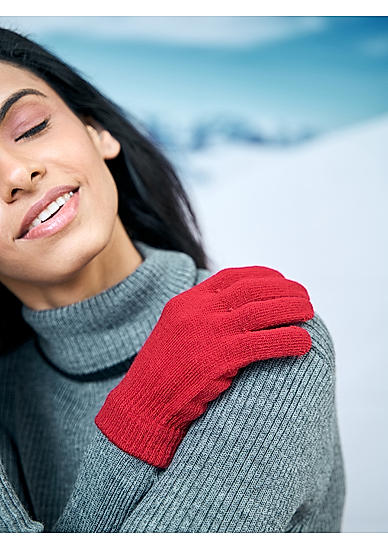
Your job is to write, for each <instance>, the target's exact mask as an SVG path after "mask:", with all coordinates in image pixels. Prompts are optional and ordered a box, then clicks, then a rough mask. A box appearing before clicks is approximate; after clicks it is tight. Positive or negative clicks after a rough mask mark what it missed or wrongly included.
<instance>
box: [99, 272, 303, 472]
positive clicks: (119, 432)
mask: <svg viewBox="0 0 388 550" xmlns="http://www.w3.org/2000/svg"><path fill="white" fill-rule="evenodd" d="M313 316H314V311H313V308H312V305H311V303H310V301H309V295H308V293H307V291H306V289H305V288H304V287H303V286H302V285H301V284H299V283H297V282H294V281H290V280H288V279H286V278H285V277H284V276H283V275H282V274H281V273H279V272H278V271H275V270H273V269H270V268H266V267H259V266H252V267H232V268H227V269H222V270H221V271H219V272H217V273H216V274H214V275H212V276H211V277H209V278H208V279H206V280H204V281H203V282H201V283H199V284H198V285H195V286H194V287H192V288H190V289H189V290H186V291H184V292H182V293H181V294H178V295H176V296H174V297H173V298H172V299H171V300H169V301H168V302H167V303H166V305H165V307H164V309H163V311H162V314H161V316H160V318H159V320H158V322H157V323H156V325H155V327H154V329H153V330H152V332H151V334H150V335H149V337H148V338H147V340H146V341H145V343H144V344H143V346H142V348H141V349H140V351H139V353H138V354H137V356H136V358H135V360H134V362H133V363H132V365H131V367H130V369H129V370H128V372H127V374H126V375H125V377H124V378H123V379H122V380H121V381H120V383H119V384H118V385H117V386H116V387H115V388H114V389H113V390H112V391H111V392H110V393H109V394H108V396H107V398H106V400H105V403H104V404H103V406H102V408H101V409H100V411H99V413H98V414H97V416H96V418H95V423H96V425H97V427H98V428H99V429H100V430H101V431H102V432H103V433H104V434H105V436H106V437H107V438H108V439H109V440H110V441H111V442H112V443H114V444H115V445H116V446H117V447H119V448H120V449H122V450H123V451H125V452H127V453H129V454H131V455H133V456H135V457H137V458H140V459H141V460H143V461H145V462H148V463H149V464H152V465H154V466H158V467H160V468H166V467H167V466H168V465H169V464H170V462H171V460H172V458H173V456H174V453H175V451H176V449H177V447H178V445H179V443H180V442H181V440H182V439H183V437H184V435H185V434H186V432H187V430H188V427H189V425H190V424H191V423H192V422H193V421H194V420H195V419H196V418H198V417H199V416H201V415H202V414H203V413H204V412H205V410H206V408H207V406H208V404H209V402H210V401H213V400H214V399H216V397H217V396H218V395H219V394H221V393H222V392H223V391H224V390H226V389H227V388H228V387H229V386H230V385H231V383H232V380H233V378H234V376H235V375H236V374H237V372H238V370H239V369H241V368H242V367H244V366H247V365H248V364H250V363H252V362H253V361H259V360H263V359H269V358H272V357H286V356H291V355H303V354H305V353H307V352H308V351H309V350H310V348H311V338H310V335H309V334H308V332H307V331H306V330H305V329H303V328H301V327H298V326H279V325H288V324H290V323H301V322H304V321H307V320H308V319H311V318H312V317H313ZM277 326H279V328H270V327H277Z"/></svg>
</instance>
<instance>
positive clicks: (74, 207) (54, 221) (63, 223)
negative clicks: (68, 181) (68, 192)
mask: <svg viewBox="0 0 388 550" xmlns="http://www.w3.org/2000/svg"><path fill="white" fill-rule="evenodd" d="M79 201H80V190H79V189H77V191H75V192H74V194H73V196H72V197H71V198H70V199H69V200H68V201H66V203H65V204H64V205H63V206H62V207H61V208H60V210H58V211H57V212H56V213H55V214H54V216H53V217H52V218H50V219H48V220H46V221H44V222H42V223H41V224H39V225H37V226H36V227H33V228H32V229H30V231H29V232H28V233H26V235H24V237H21V238H20V239H19V240H20V241H31V240H36V239H42V238H44V237H50V236H51V235H55V234H56V233H59V232H62V231H64V230H65V228H67V227H68V226H69V225H70V224H71V222H72V221H73V220H74V219H75V218H76V216H77V214H78V206H79Z"/></svg>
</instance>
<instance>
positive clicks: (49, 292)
mask: <svg viewBox="0 0 388 550" xmlns="http://www.w3.org/2000/svg"><path fill="white" fill-rule="evenodd" d="M141 263H142V257H141V255H140V254H139V252H138V250H137V249H136V248H135V246H134V245H133V243H132V241H131V240H130V238H129V237H128V234H127V232H126V230H125V228H124V226H123V224H122V222H121V220H120V218H119V216H117V218H116V222H115V225H114V229H113V232H112V237H111V239H110V240H109V243H108V244H107V245H106V246H105V248H104V249H103V250H102V251H101V252H100V253H99V254H97V255H96V256H95V257H94V258H93V259H92V260H91V261H89V262H88V263H87V264H86V265H85V266H84V267H83V268H82V269H81V270H79V271H77V272H76V273H74V274H72V276H71V278H68V279H66V281H64V282H61V283H59V284H58V283H57V284H53V285H48V284H45V285H44V286H37V285H31V284H28V283H23V282H20V281H18V283H17V287H16V286H15V287H13V288H12V283H10V284H9V285H7V286H8V287H9V289H10V290H11V292H13V293H14V294H15V295H16V296H17V297H18V298H19V299H20V300H21V302H22V303H23V304H24V305H26V306H28V307H29V308H31V309H33V310H37V311H39V310H46V309H55V308H58V307H63V306H67V305H70V304H74V303H76V302H79V301H81V300H85V299H87V298H90V297H91V296H95V295H96V294H99V293H101V292H103V291H104V290H106V289H108V288H110V287H112V286H114V285H115V284H117V283H118V282H120V281H122V280H123V279H125V278H126V277H127V276H128V275H130V274H131V273H132V272H133V271H134V270H135V269H136V268H137V267H138V266H139V265H140V264H141ZM112 266H114V269H112Z"/></svg>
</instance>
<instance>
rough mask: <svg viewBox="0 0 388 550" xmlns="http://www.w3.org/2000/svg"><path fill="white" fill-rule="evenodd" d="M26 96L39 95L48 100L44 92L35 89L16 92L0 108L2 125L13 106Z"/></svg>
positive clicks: (23, 89)
mask: <svg viewBox="0 0 388 550" xmlns="http://www.w3.org/2000/svg"><path fill="white" fill-rule="evenodd" d="M25 95H39V96H42V97H46V98H47V96H46V95H45V94H44V93H43V92H40V91H39V90H35V88H22V89H21V90H18V91H17V92H14V93H13V94H11V95H10V96H9V97H8V98H7V99H6V100H5V101H4V103H3V104H2V105H1V107H0V123H1V122H2V121H3V120H4V118H5V115H6V114H7V113H8V111H9V110H10V108H11V107H12V105H13V104H14V103H16V102H17V101H18V100H19V99H21V98H22V97H24V96H25Z"/></svg>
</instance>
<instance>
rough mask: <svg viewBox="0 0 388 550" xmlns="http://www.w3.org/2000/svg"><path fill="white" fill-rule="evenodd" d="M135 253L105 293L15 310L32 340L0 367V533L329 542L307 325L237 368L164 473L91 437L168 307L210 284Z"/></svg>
mask: <svg viewBox="0 0 388 550" xmlns="http://www.w3.org/2000/svg"><path fill="white" fill-rule="evenodd" d="M134 245H135V246H136V248H137V250H138V251H139V252H140V254H141V256H142V258H143V262H142V263H141V264H140V266H138V268H137V269H136V270H135V271H134V272H133V273H131V274H130V275H129V276H128V277H126V278H125V279H124V280H122V281H120V282H119V283H118V284H116V285H114V286H112V287H110V288H109V289H107V290H105V291H103V292H101V293H99V294H97V295H96V296H93V297H91V298H88V299H85V300H82V301H80V302H77V303H74V304H71V305H69V306H64V307H59V308H55V309H49V310H39V311H37V310H33V309H30V308H28V307H27V306H24V305H23V308H22V315H23V318H24V319H25V321H26V322H27V323H28V324H30V325H31V327H32V328H33V329H34V334H35V337H34V338H31V339H30V340H28V341H27V342H25V343H24V344H23V345H21V346H19V347H18V348H17V349H16V350H14V351H12V352H9V353H8V354H6V355H3V356H2V357H0V376H1V385H0V531H1V532H43V531H44V532H271V531H275V532H287V531H297V532H330V531H339V530H340V527H341V518H342V510H343V505H344V495H345V483H344V470H343V459H342V453H341V446H340V439H339V434H338V425H337V417H336V400H335V355H334V348H333V342H332V339H331V337H330V334H329V332H328V330H327V328H326V326H325V324H324V322H323V321H322V319H321V318H320V317H319V316H318V315H317V314H316V315H315V316H314V318H313V319H311V320H310V321H308V322H306V323H303V324H302V325H301V326H303V327H304V328H306V329H307V330H308V332H309V333H310V335H311V338H312V349H311V350H310V352H309V353H308V354H306V355H304V356H301V357H285V358H281V359H270V360H266V361H257V362H255V363H252V364H250V365H248V366H246V367H244V368H242V369H241V370H240V371H239V372H238V374H237V376H236V377H235V378H234V380H233V382H232V385H231V386H230V387H229V388H228V389H227V390H226V391H224V392H223V393H222V394H220V395H219V396H218V398H217V399H215V400H214V401H212V402H211V403H210V404H209V407H208V409H207V410H206V411H205V413H204V414H203V415H202V416H200V417H199V418H198V419H197V420H196V421H194V422H193V423H192V424H191V426H190V428H189V430H188V432H187V434H186V436H185V437H184V439H183V440H182V442H181V443H180V445H179V447H178V449H177V451H176V453H175V455H174V458H173V460H172V462H171V464H170V465H169V466H168V467H167V468H165V469H162V468H157V467H155V466H152V465H150V464H148V463H146V462H143V461H142V460H140V459H138V458H136V457H133V456H131V455H129V454H127V453H125V452H124V451H122V450H120V449H119V448H118V447H116V446H115V445H114V444H113V443H111V442H110V441H109V440H108V439H107V438H106V437H105V436H104V435H103V434H102V433H101V432H100V431H99V429H98V428H97V427H96V425H95V423H94V418H95V416H96V414H97V412H98V411H99V409H100V408H101V406H102V404H103V403H104V401H105V398H106V396H107V394H108V393H109V392H110V390H111V389H113V388H114V387H115V386H116V385H117V384H118V383H119V382H120V380H121V379H122V378H123V377H124V375H125V372H126V371H127V370H128V368H130V364H131V362H132V360H133V358H134V356H135V355H136V353H137V352H138V351H139V350H140V348H141V347H142V345H143V343H144V342H145V340H146V339H147V338H148V336H149V334H150V333H151V331H152V329H153V327H154V326H155V324H156V323H157V321H158V319H159V317H160V315H161V312H162V310H163V308H164V305H165V304H166V302H167V301H168V300H169V299H170V298H172V297H173V296H175V295H176V294H179V293H181V292H183V291H184V290H187V289H189V288H191V287H192V286H193V285H196V284H198V283H199V282H201V281H202V280H204V279H206V278H207V277H209V276H210V275H211V273H210V272H209V271H207V270H205V269H197V267H196V265H195V263H194V261H193V259H192V258H191V257H190V256H188V255H187V254H185V253H183V252H177V251H171V250H160V249H157V248H154V247H151V246H149V245H147V244H145V243H143V242H140V241H134ZM193 345H195V342H193Z"/></svg>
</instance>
